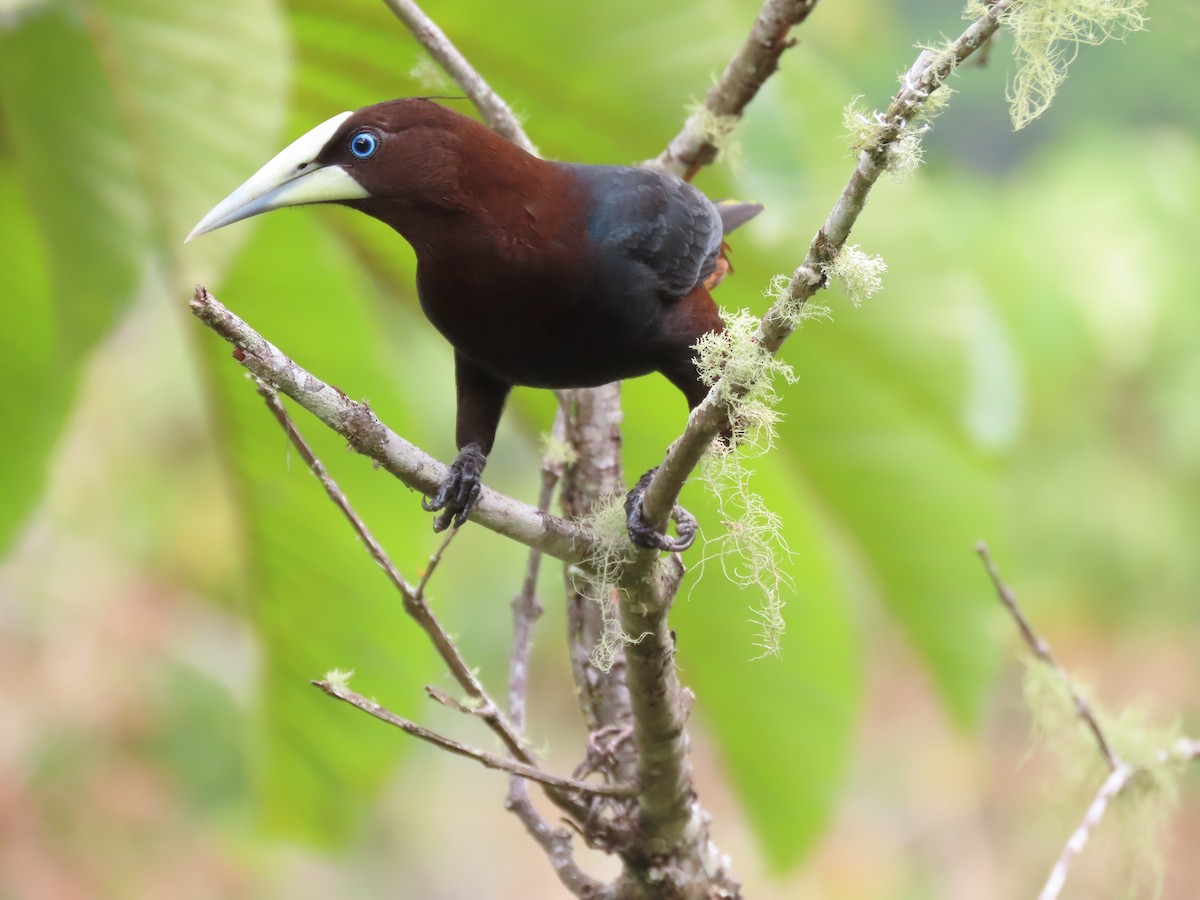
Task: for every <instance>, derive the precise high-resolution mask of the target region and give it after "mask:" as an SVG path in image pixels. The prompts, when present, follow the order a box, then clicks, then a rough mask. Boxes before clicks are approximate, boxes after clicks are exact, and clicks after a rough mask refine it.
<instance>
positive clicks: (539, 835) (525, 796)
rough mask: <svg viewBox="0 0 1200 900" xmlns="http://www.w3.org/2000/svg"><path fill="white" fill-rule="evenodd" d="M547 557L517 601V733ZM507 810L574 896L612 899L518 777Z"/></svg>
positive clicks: (552, 466) (558, 429)
mask: <svg viewBox="0 0 1200 900" xmlns="http://www.w3.org/2000/svg"><path fill="white" fill-rule="evenodd" d="M565 430H566V420H565V415H564V411H563V408H562V406H560V407H559V409H558V413H557V414H556V415H555V417H554V425H553V427H552V428H551V431H550V442H551V448H550V450H551V452H548V453H547V454H546V455H545V456H544V457H543V459H542V486H541V491H540V493H539V494H538V509H540V510H542V511H543V512H546V511H548V510H549V509H550V502H551V500H552V499H553V497H554V489H555V488H556V487H557V486H558V483H559V480H560V479H561V478H562V474H563V463H562V461H561V459H560V458H559V456H557V455H555V453H554V452H553V451H554V448H556V447H560V446H561V445H562V443H563V439H564V432H565ZM541 564H542V554H541V553H539V552H538V551H537V550H530V551H529V561H528V562H527V564H526V566H525V580H524V582H523V583H522V585H521V590H520V591H519V592H518V593H517V595H516V596H515V597H513V601H512V614H513V639H512V652H511V654H510V655H509V667H508V716H509V721H511V722H512V723H513V727H515V728H517V729H519V730H521V731H524V730H525V711H526V703H527V700H528V694H529V658H530V654H531V652H532V649H533V626H534V623H535V622H537V620H538V618H539V617H540V616H541V615H542V605H541V603H539V602H538V598H537V580H538V573H539V571H540V569H541ZM504 808H505V809H507V810H508V811H509V812H511V813H512V814H513V815H515V816H516V817H517V819H518V820H519V821H520V822H521V824H522V825H523V826H524V827H525V831H526V832H528V834H529V836H530V837H532V838H533V840H534V841H535V842H536V843H537V845H538V846H539V847H541V848H542V851H543V852H544V853H545V854H546V858H547V859H548V860H549V861H550V865H551V867H552V868H553V869H554V872H555V874H556V875H558V879H559V881H561V882H562V884H563V887H565V888H566V889H567V890H568V891H570V892H571V894H572V895H573V896H575V897H587V898H601V897H604V896H607V891H606V888H605V886H604V885H603V884H602V883H601V882H599V881H597V880H595V879H594V878H592V877H591V876H589V875H587V874H586V873H584V871H583V870H582V869H581V868H579V864H578V863H577V862H576V861H575V854H574V848H573V846H572V843H573V842H572V838H571V832H570V831H568V830H566V829H565V828H554V827H553V826H551V825H550V823H549V822H547V821H546V820H545V819H544V818H543V817H542V816H541V815H540V814H539V813H538V811H537V810H536V809H535V808H534V806H533V802H532V801H531V800H530V799H529V789H528V786H527V785H526V783H525V780H524V779H523V778H519V777H517V776H513V777H511V778H509V780H508V795H507V797H505V800H504Z"/></svg>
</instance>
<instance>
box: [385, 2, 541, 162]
mask: <svg viewBox="0 0 1200 900" xmlns="http://www.w3.org/2000/svg"><path fill="white" fill-rule="evenodd" d="M383 2H384V3H386V4H387V6H388V8H389V9H390V10H391V11H392V12H394V13H395V14H396V17H397V18H398V19H400V21H401V22H403V23H404V26H405V27H406V28H407V29H408V30H409V31H410V32H412V35H413V37H415V38H416V39H417V40H418V41H420V43H421V46H423V47H424V48H425V50H426V51H427V52H428V53H429V55H430V56H432V57H433V58H434V60H436V61H437V63H438V65H440V66H441V67H442V68H443V69H445V70H446V74H448V75H449V76H450V77H451V78H453V79H454V81H455V83H456V84H457V85H458V86H459V87H460V88H462V89H463V93H465V94H466V95H467V97H468V99H470V101H471V102H472V103H474V104H475V108H476V109H478V110H479V113H480V115H482V116H483V120H484V121H485V122H487V124H488V126H489V127H490V128H491V129H492V130H493V131H495V132H497V133H499V134H502V135H503V136H504V137H506V138H508V139H509V140H510V141H512V142H513V143H514V144H516V145H517V146H518V147H520V148H521V149H523V150H526V151H528V152H529V153H532V154H534V155H535V156H536V155H537V148H536V147H535V146H534V145H533V142H532V141H530V140H529V136H528V135H527V134H526V133H525V129H524V128H522V127H521V123H520V122H519V121H517V117H516V115H515V114H514V113H513V111H512V109H511V108H510V107H509V105H508V104H507V103H505V102H504V100H503V99H502V98H501V97H500V95H499V94H497V93H496V92H495V91H494V90H492V88H491V86H490V85H489V84H488V83H487V82H486V81H485V80H484V78H483V76H482V75H480V74H479V73H478V72H477V71H475V69H474V67H473V66H472V65H471V64H470V63H469V62H467V60H466V57H464V56H463V55H462V54H461V53H459V52H458V48H457V47H455V46H454V44H452V43H451V42H450V39H449V38H448V37H446V35H445V33H444V32H443V31H442V30H441V29H440V28H438V26H437V25H436V24H435V23H434V21H433V20H432V19H430V18H429V16H427V15H426V14H425V13H424V12H423V11H422V10H421V8H420V7H419V6H417V4H415V3H413V2H412V0H383Z"/></svg>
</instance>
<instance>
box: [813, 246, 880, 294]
mask: <svg viewBox="0 0 1200 900" xmlns="http://www.w3.org/2000/svg"><path fill="white" fill-rule="evenodd" d="M886 271H887V263H886V262H884V261H883V258H882V257H880V256H868V255H867V254H866V253H863V252H862V251H861V250H859V249H858V245H857V244H847V245H846V246H844V247H842V249H841V250H840V251H839V252H838V255H837V256H835V257H834V258H833V261H832V262H830V263H829V264H828V265H827V266H826V267H825V274H826V275H828V276H829V277H830V278H831V279H832V280H833V281H836V282H837V283H838V284H839V285H841V287H842V289H843V290H844V291H845V292H846V295H847V296H848V297H849V298H850V302H851V303H853V304H854V305H855V306H859V305H860V304H861V303H862V302H863V301H864V300H866V299H867V298H868V297H871V296H873V295H874V294H877V293H878V292H879V291H880V290H881V289H882V288H883V273H884V272H886Z"/></svg>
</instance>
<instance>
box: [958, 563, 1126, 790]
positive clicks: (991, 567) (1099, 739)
mask: <svg viewBox="0 0 1200 900" xmlns="http://www.w3.org/2000/svg"><path fill="white" fill-rule="evenodd" d="M975 552H976V553H978V554H979V558H980V559H982V560H983V565H984V567H985V568H986V569H987V573H988V577H989V578H991V579H992V585H993V586H994V587H995V588H996V596H997V597H999V598H1000V602H1001V603H1003V604H1004V606H1005V607H1006V608H1007V609H1008V612H1009V614H1010V615H1011V616H1012V617H1013V619H1014V620H1015V621H1016V623H1017V628H1018V629H1019V630H1020V632H1021V637H1022V638H1024V640H1025V644H1026V646H1028V647H1029V649H1030V650H1031V651H1032V652H1033V655H1034V656H1036V657H1037V658H1038V659H1040V660H1041V661H1042V662H1044V663H1045V664H1046V665H1048V666H1049V667H1050V668H1051V669H1053V670H1054V674H1055V675H1057V676H1058V679H1059V681H1061V682H1062V685H1063V688H1064V689H1065V690H1066V692H1067V695H1068V696H1069V697H1070V698H1071V704H1072V706H1074V708H1075V715H1076V716H1078V717H1079V719H1080V720H1081V721H1082V722H1083V723H1084V724H1085V725H1086V726H1087V727H1088V730H1089V731H1090V732H1091V733H1092V737H1093V738H1095V739H1096V746H1097V747H1099V748H1100V755H1101V756H1103V757H1104V762H1105V764H1106V765H1107V766H1108V769H1109V771H1110V772H1112V771H1115V770H1116V769H1117V768H1119V767H1120V766H1123V765H1125V763H1124V761H1123V760H1122V759H1121V757H1120V756H1118V755H1117V753H1116V751H1115V750H1113V748H1112V744H1111V743H1109V741H1108V738H1107V737H1105V735H1104V729H1103V728H1101V727H1100V720H1099V719H1097V718H1096V714H1095V713H1094V712H1093V711H1092V707H1091V706H1090V705H1089V704H1088V702H1087V700H1086V699H1085V698H1084V696H1083V694H1081V693H1080V692H1079V690H1078V688H1076V687H1075V682H1074V681H1073V680H1072V679H1071V676H1070V675H1068V674H1067V670H1066V669H1064V668H1063V666H1062V663H1060V662H1059V661H1058V659H1057V658H1056V657H1055V656H1054V654H1053V653H1052V652H1051V650H1050V645H1049V644H1048V643H1046V641H1045V640H1043V639H1042V637H1041V635H1039V634H1038V633H1037V632H1036V631H1034V630H1033V626H1031V625H1030V624H1029V620H1028V619H1026V618H1025V615H1024V613H1022V612H1021V608H1020V607H1019V606H1018V605H1017V597H1016V595H1015V594H1014V593H1013V592H1012V591H1011V590H1010V589H1009V587H1008V585H1006V584H1005V583H1004V581H1003V579H1002V578H1001V577H1000V572H999V570H998V569H997V568H996V564H995V563H994V562H993V561H992V556H991V553H989V552H988V547H987V544H985V543H983V542H980V543H979V544H976V545H975Z"/></svg>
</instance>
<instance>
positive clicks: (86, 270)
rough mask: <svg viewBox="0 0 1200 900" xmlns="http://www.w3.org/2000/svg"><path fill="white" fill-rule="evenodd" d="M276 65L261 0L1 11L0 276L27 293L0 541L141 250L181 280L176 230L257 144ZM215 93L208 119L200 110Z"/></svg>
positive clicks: (267, 7)
mask: <svg viewBox="0 0 1200 900" xmlns="http://www.w3.org/2000/svg"><path fill="white" fill-rule="evenodd" d="M235 16H236V21H237V26H236V27H230V25H229V23H230V21H231V20H232V19H233V18H234V17H235ZM285 72H286V56H285V46H284V39H283V32H282V28H281V24H280V22H279V18H278V16H277V14H276V13H275V11H274V8H273V6H272V4H271V3H270V2H269V0H249V2H243V0H215V2H212V3H203V4H192V3H160V2H156V0H96V2H92V3H87V4H83V3H71V2H66V0H60V2H47V3H44V4H40V5H37V6H34V7H32V8H29V9H26V10H23V11H22V14H21V15H19V16H16V17H15V18H14V19H13V20H12V22H11V23H10V22H9V20H4V22H3V23H0V124H2V125H3V133H4V135H5V138H6V141H7V144H6V145H3V146H2V147H0V149H2V150H3V151H4V153H5V157H4V159H5V160H6V162H7V163H8V164H7V165H6V171H7V172H8V173H9V174H6V175H5V186H4V187H3V189H2V190H0V219H2V220H3V226H0V227H3V229H4V231H5V233H6V234H7V232H8V231H10V230H12V229H16V230H17V231H19V233H18V234H16V235H15V237H10V241H11V245H12V246H13V247H15V248H16V251H17V252H16V256H15V258H17V259H18V261H17V262H16V264H14V265H12V266H6V267H5V268H6V269H8V271H7V272H6V273H5V274H4V275H2V276H0V278H3V279H4V280H5V281H6V282H8V283H9V286H10V287H11V288H12V289H13V290H14V291H15V293H14V294H8V295H7V296H17V297H22V298H26V299H23V302H22V303H20V304H13V307H14V309H13V310H12V311H11V312H10V313H9V323H10V328H9V329H8V330H7V333H6V336H5V338H4V339H3V340H5V341H6V342H7V341H9V340H11V341H13V342H14V343H16V344H19V348H18V349H17V350H16V351H14V352H12V353H6V354H4V355H3V357H2V358H0V378H3V379H4V380H5V382H6V383H18V382H19V383H22V384H24V385H25V387H24V389H23V390H22V395H21V400H22V402H23V405H24V406H25V407H27V408H28V410H29V412H27V413H26V414H24V415H23V419H24V427H23V429H22V440H21V441H20V442H19V446H14V447H12V448H9V449H6V451H5V453H6V456H7V457H8V461H9V464H8V465H5V466H4V467H3V475H0V478H2V479H4V483H5V485H6V486H7V487H8V489H6V490H5V491H4V493H5V496H6V500H7V502H6V503H5V504H4V509H5V511H4V515H3V518H2V520H0V547H3V546H4V545H5V543H6V542H7V540H8V539H9V537H10V536H11V533H12V529H13V528H14V527H15V526H16V524H17V523H19V521H20V520H21V519H22V518H23V517H24V515H25V514H26V512H27V510H28V509H29V507H30V505H31V504H32V502H33V501H34V499H35V498H36V496H37V493H38V491H39V490H40V486H41V483H42V478H43V477H44V475H43V473H44V471H45V469H46V466H47V463H48V460H49V459H50V457H51V455H52V448H53V444H54V441H55V439H56V438H57V436H58V433H59V432H60V430H61V428H62V425H63V421H64V419H65V417H66V415H67V413H68V410H69V404H70V401H71V399H72V396H73V394H74V391H75V386H76V382H77V379H78V377H79V374H80V371H81V368H82V366H83V365H84V364H85V363H86V361H87V359H88V356H89V354H90V352H91V351H92V349H93V348H94V347H95V345H96V344H97V343H98V342H99V341H101V340H102V339H103V338H104V337H105V336H106V335H107V334H108V333H109V331H110V330H111V329H112V328H113V327H114V326H115V325H116V323H117V322H118V321H119V319H120V317H121V316H122V314H123V313H124V311H125V310H126V309H127V308H128V306H129V305H130V303H131V302H132V300H133V297H134V296H135V294H136V293H137V290H138V288H139V286H141V285H142V284H145V283H147V282H146V281H145V275H146V274H147V272H149V271H150V269H151V267H152V266H153V265H155V264H156V263H158V264H160V265H162V266H164V268H165V269H166V270H167V271H168V272H169V275H168V281H169V282H173V283H184V284H186V283H187V282H188V280H189V279H185V278H184V277H183V276H182V273H181V271H180V269H179V267H178V264H177V263H178V255H179V251H180V249H181V247H180V242H181V241H182V238H183V235H184V234H186V231H187V227H188V226H189V225H190V223H191V222H193V221H195V219H196V218H198V217H199V216H200V214H201V213H202V212H203V211H204V209H206V208H208V206H210V205H211V204H212V202H213V201H214V200H215V199H217V198H219V197H220V196H222V195H223V194H224V193H225V192H227V191H228V190H229V189H230V188H231V187H233V186H234V185H236V184H237V180H235V179H240V178H244V177H245V174H246V173H248V172H249V171H252V169H251V168H250V167H251V165H252V164H253V165H255V166H256V165H257V162H258V161H259V158H260V154H261V153H263V152H264V151H263V149H262V148H265V147H268V146H271V145H272V144H273V143H274V133H275V131H276V130H277V128H278V124H279V122H280V120H281V117H282V115H283V99H284V89H285V84H284V76H285ZM47 73H52V77H48V76H47ZM218 101H219V103H220V106H221V109H222V114H223V116H227V117H228V118H227V120H226V121H225V122H223V123H222V127H215V126H214V123H213V122H212V121H211V120H210V119H209V118H208V112H207V111H208V110H210V109H211V108H212V107H213V106H214V105H216V104H217V103H218ZM233 173H237V174H233ZM13 181H15V182H16V184H17V185H18V186H19V188H20V191H17V190H15V189H14V188H13ZM238 239H240V238H232V240H238ZM232 246H233V244H232V243H231V240H230V239H218V240H216V241H214V242H211V243H209V244H208V245H207V246H206V248H205V249H203V250H199V251H196V252H195V253H193V254H192V255H190V256H189V257H188V259H189V263H190V264H194V265H195V271H194V272H192V273H191V274H192V275H193V276H195V275H200V274H204V273H208V274H211V272H212V271H213V269H214V264H215V263H217V262H218V261H219V260H221V259H223V258H224V257H225V255H226V254H227V252H228V250H229V249H230V248H231V247H232ZM35 270H36V271H38V272H41V273H42V274H40V275H32V274H31V273H33V272H35ZM180 293H183V291H182V290H181V291H180ZM34 319H36V321H34ZM4 402H6V403H7V402H9V401H4ZM14 402H15V401H14ZM15 443H16V442H15ZM10 480H11V484H9V481H10Z"/></svg>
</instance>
